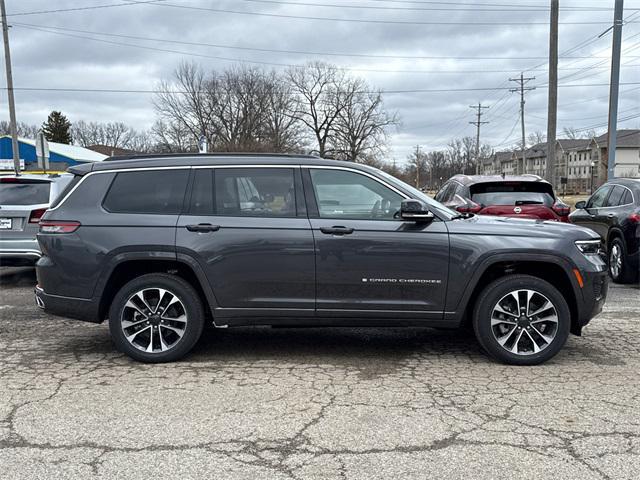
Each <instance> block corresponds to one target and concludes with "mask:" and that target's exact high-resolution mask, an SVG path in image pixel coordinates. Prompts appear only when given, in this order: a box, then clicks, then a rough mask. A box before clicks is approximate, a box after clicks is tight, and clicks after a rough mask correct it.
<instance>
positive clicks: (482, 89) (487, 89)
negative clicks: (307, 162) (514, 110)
mask: <svg viewBox="0 0 640 480" xmlns="http://www.w3.org/2000/svg"><path fill="white" fill-rule="evenodd" d="M620 85H621V86H626V85H640V82H624V83H620ZM608 86H609V84H608V83H587V84H566V85H558V87H561V88H584V87H608ZM534 88H547V85H537V86H536V87H534ZM0 89H1V90H6V89H7V87H0ZM14 90H21V91H31V92H78V93H82V92H86V93H165V94H171V93H176V94H184V93H193V92H187V91H186V90H160V89H152V90H141V89H140V90H136V89H117V88H63V87H59V88H58V87H15V88H14ZM502 90H505V88H500V87H477V88H420V89H407V90H382V93H384V94H390V95H393V94H405V93H455V92H491V91H502ZM507 90H513V89H507ZM355 93H378V91H377V90H361V91H358V92H355ZM289 94H290V95H296V94H295V93H294V92H289Z"/></svg>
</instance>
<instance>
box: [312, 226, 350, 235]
mask: <svg viewBox="0 0 640 480" xmlns="http://www.w3.org/2000/svg"><path fill="white" fill-rule="evenodd" d="M320 231H321V232H322V233H324V234H325V235H351V234H352V233H353V228H349V227H341V226H336V227H320Z"/></svg>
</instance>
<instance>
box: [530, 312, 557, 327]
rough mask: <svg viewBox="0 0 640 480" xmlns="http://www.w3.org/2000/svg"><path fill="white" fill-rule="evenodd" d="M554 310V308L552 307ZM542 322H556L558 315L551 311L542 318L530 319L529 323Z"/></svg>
mask: <svg viewBox="0 0 640 480" xmlns="http://www.w3.org/2000/svg"><path fill="white" fill-rule="evenodd" d="M554 312H555V309H554ZM542 322H552V323H558V316H557V315H556V314H555V313H552V314H551V315H548V316H546V317H544V318H538V319H537V320H531V325H533V324H535V323H542Z"/></svg>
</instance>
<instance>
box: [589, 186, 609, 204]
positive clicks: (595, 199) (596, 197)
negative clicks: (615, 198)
mask: <svg viewBox="0 0 640 480" xmlns="http://www.w3.org/2000/svg"><path fill="white" fill-rule="evenodd" d="M610 190H611V185H604V186H602V187H600V188H599V189H598V190H596V193H594V194H593V195H592V196H591V198H590V199H589V201H588V202H587V208H598V207H603V206H604V201H605V200H606V199H607V195H609V191H610Z"/></svg>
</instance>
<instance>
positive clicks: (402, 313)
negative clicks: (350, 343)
mask: <svg viewBox="0 0 640 480" xmlns="http://www.w3.org/2000/svg"><path fill="white" fill-rule="evenodd" d="M303 173H304V175H305V194H306V196H307V204H308V206H309V212H310V216H311V217H312V218H311V219H310V221H311V226H312V228H313V234H314V239H315V246H316V282H317V300H316V308H317V312H318V315H320V316H337V317H340V316H342V317H349V316H363V315H365V316H367V317H389V314H390V313H391V314H392V316H393V318H407V317H416V318H420V317H422V318H425V317H427V318H442V311H443V309H444V300H445V291H446V287H447V275H448V265H449V237H448V233H447V227H446V225H445V223H444V222H440V221H438V220H435V221H433V222H431V223H415V222H405V221H402V220H400V219H396V217H397V213H398V210H399V208H400V203H401V201H402V199H403V198H405V196H404V195H403V194H401V193H400V192H398V191H397V190H395V189H394V188H393V187H392V186H390V185H388V184H386V183H385V182H383V181H381V180H380V179H377V178H376V177H374V176H372V175H367V174H365V173H364V172H359V171H353V170H349V169H336V168H333V169H331V168H325V169H322V168H311V169H309V171H303Z"/></svg>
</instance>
